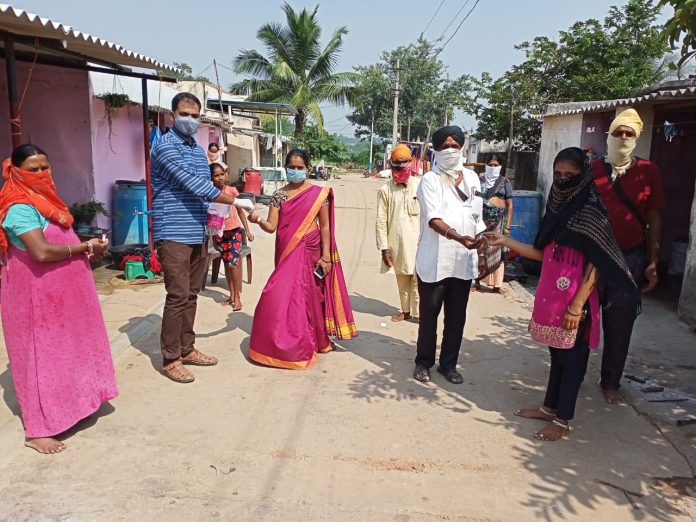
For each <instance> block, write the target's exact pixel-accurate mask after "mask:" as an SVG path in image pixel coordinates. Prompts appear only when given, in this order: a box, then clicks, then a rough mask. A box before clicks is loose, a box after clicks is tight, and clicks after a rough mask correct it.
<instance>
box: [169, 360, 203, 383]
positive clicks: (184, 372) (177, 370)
mask: <svg viewBox="0 0 696 522" xmlns="http://www.w3.org/2000/svg"><path fill="white" fill-rule="evenodd" d="M162 374H163V375H164V376H166V377H169V378H170V379H171V380H172V381H174V382H180V383H189V382H193V381H194V380H195V377H194V376H193V374H192V373H191V372H190V371H188V369H187V368H185V367H184V365H183V364H182V363H181V361H174V362H172V363H169V364H167V365H165V366H162Z"/></svg>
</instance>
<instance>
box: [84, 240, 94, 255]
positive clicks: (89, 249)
mask: <svg viewBox="0 0 696 522" xmlns="http://www.w3.org/2000/svg"><path fill="white" fill-rule="evenodd" d="M85 245H87V252H85V255H88V256H91V255H92V254H94V246H93V245H92V243H90V242H89V241H85Z"/></svg>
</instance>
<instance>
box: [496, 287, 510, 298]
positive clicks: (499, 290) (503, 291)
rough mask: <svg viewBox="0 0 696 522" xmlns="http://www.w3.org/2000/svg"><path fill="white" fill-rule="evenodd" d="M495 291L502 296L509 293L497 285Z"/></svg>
mask: <svg viewBox="0 0 696 522" xmlns="http://www.w3.org/2000/svg"><path fill="white" fill-rule="evenodd" d="M493 293H494V294H500V295H502V296H505V295H507V292H506V291H505V290H503V289H502V288H500V287H499V286H496V287H495V288H493Z"/></svg>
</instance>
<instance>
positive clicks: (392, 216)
mask: <svg viewBox="0 0 696 522" xmlns="http://www.w3.org/2000/svg"><path fill="white" fill-rule="evenodd" d="M412 160H413V158H412V156H411V150H410V149H409V148H408V146H407V145H404V144H403V143H402V144H399V145H397V146H396V147H395V148H394V150H393V151H392V153H391V161H390V163H391V175H392V179H391V180H389V181H388V182H387V183H385V184H384V185H382V187H381V188H380V189H379V194H378V197H377V223H376V234H377V248H378V249H379V250H380V251H381V253H382V271H383V272H386V271H387V270H389V269H391V268H393V269H394V272H395V273H396V283H397V285H398V287H399V298H400V300H401V313H400V314H396V315H394V316H393V317H392V321H395V322H396V321H403V320H405V319H406V320H408V319H414V320H417V319H418V280H417V278H416V275H415V268H416V250H417V247H418V236H419V234H420V208H419V206H418V198H417V197H416V193H417V191H418V183H419V182H420V180H419V179H418V178H411V161H412Z"/></svg>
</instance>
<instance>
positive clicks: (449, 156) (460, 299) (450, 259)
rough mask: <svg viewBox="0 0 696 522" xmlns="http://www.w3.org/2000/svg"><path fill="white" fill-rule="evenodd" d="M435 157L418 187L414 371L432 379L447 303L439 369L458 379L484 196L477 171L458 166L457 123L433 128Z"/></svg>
mask: <svg viewBox="0 0 696 522" xmlns="http://www.w3.org/2000/svg"><path fill="white" fill-rule="evenodd" d="M432 141H433V147H434V149H435V161H434V166H433V168H432V170H431V171H430V172H428V173H426V174H425V176H423V180H422V181H421V183H420V186H419V188H418V201H419V203H420V209H421V219H420V223H421V224H420V231H421V232H420V234H421V235H420V242H419V244H418V251H417V253H416V273H417V275H418V292H419V294H420V323H419V327H418V342H417V355H416V361H415V362H416V367H415V369H414V371H413V377H414V378H415V379H416V380H418V381H421V382H429V381H430V368H432V366H433V365H434V364H435V351H436V347H437V320H438V316H439V315H440V310H441V309H442V308H443V305H444V309H445V317H444V323H445V329H444V332H443V336H442V347H441V350H440V360H439V365H438V367H437V371H438V372H439V373H441V374H442V375H443V376H444V377H445V379H447V380H448V381H449V382H451V383H453V384H461V383H462V382H463V380H464V379H463V377H462V376H461V374H460V373H459V372H458V371H457V359H458V358H459V348H460V345H461V342H462V338H463V335H464V324H465V323H466V306H467V304H468V301H469V291H470V289H471V283H472V280H474V279H476V278H477V277H478V253H477V250H476V249H477V248H478V247H479V246H480V245H481V243H482V242H483V236H481V235H480V234H481V233H482V232H484V231H485V230H486V226H485V224H484V223H483V200H482V199H481V197H480V196H477V195H476V194H477V193H479V192H480V190H481V183H480V181H479V179H478V176H477V175H476V173H475V172H473V171H471V170H468V169H464V167H463V166H462V151H461V148H462V146H463V144H464V133H463V132H462V130H461V129H460V128H459V127H457V126H449V127H443V128H442V129H439V130H438V131H437V132H435V134H433V140H432Z"/></svg>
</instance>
